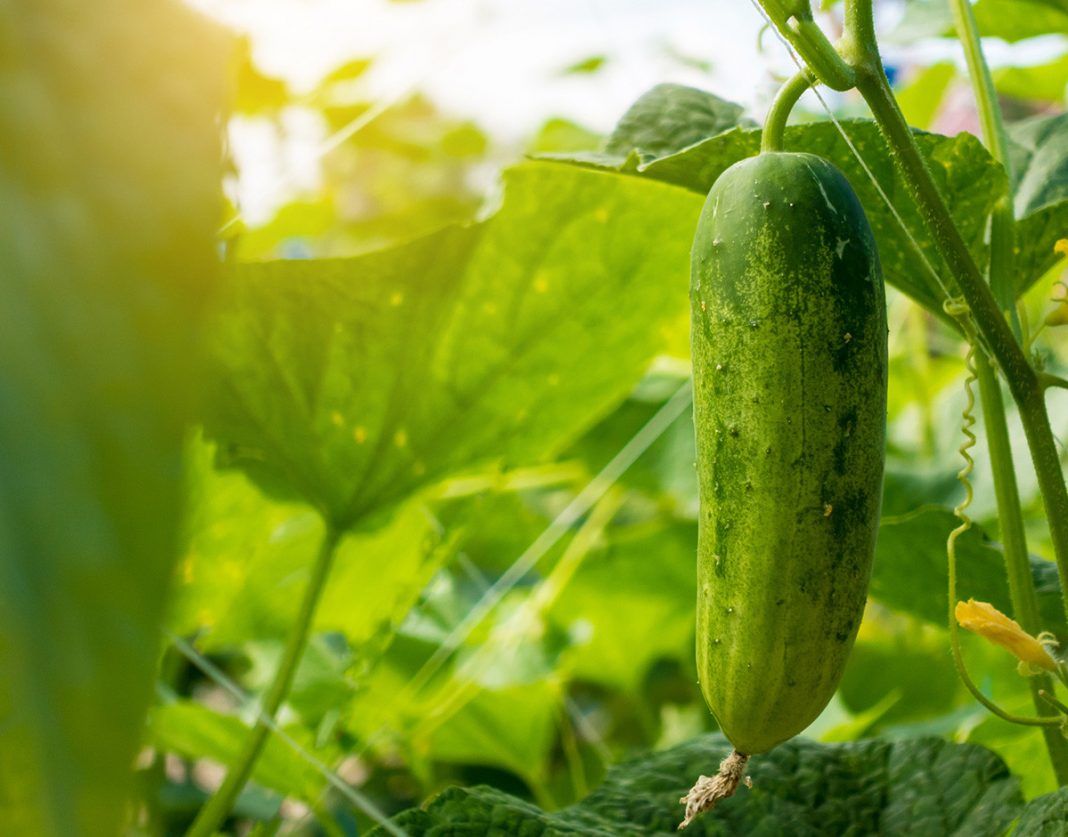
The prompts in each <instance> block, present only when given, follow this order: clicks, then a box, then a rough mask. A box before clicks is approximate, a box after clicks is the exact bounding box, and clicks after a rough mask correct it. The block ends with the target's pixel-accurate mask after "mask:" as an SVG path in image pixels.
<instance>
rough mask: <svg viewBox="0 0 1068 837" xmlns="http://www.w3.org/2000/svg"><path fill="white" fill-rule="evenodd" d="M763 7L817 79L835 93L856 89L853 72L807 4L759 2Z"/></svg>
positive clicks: (776, 0)
mask: <svg viewBox="0 0 1068 837" xmlns="http://www.w3.org/2000/svg"><path fill="white" fill-rule="evenodd" d="M760 5H761V7H762V8H763V9H764V12H765V14H767V16H768V18H769V19H770V20H771V22H772V23H774V24H775V28H776V29H778V30H779V32H781V33H782V35H783V37H784V38H786V40H787V41H789V42H790V43H791V44H792V45H793V46H794V48H795V49H796V50H797V51H798V52H800V53H801V54H802V55H803V56H804V58H805V63H807V64H808V66H809V67H810V68H811V69H812V72H813V73H814V74H815V76H816V78H818V79H819V80H820V81H821V82H823V83H824V84H826V85H827V86H828V87H830V88H831V89H832V90H850V89H851V88H852V87H853V85H854V78H853V68H852V67H850V66H849V65H848V64H847V63H846V62H845V61H843V60H842V57H841V56H840V55H839V54H838V53H837V52H836V51H835V48H834V47H833V46H832V45H831V42H830V41H828V40H827V36H826V35H824V34H823V30H822V29H820V28H819V26H817V25H816V22H815V21H814V20H813V19H812V6H811V4H810V3H809V2H808V0H760Z"/></svg>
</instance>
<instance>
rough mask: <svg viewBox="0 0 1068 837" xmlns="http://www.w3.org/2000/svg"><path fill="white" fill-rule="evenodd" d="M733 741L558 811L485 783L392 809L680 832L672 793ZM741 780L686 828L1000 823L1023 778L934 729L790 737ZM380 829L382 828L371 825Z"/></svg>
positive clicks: (534, 824) (589, 830)
mask: <svg viewBox="0 0 1068 837" xmlns="http://www.w3.org/2000/svg"><path fill="white" fill-rule="evenodd" d="M728 752H730V745H729V744H728V743H727V742H726V740H725V739H724V738H722V737H721V736H718V735H711V736H706V737H702V738H697V739H694V740H693V741H689V742H687V743H686V744H682V745H680V746H678V747H674V748H672V749H670V750H665V751H663V752H660V753H653V754H650V755H647V756H643V757H641V758H638V759H635V760H633V761H630V762H627V763H625V764H622V765H620V766H618V767H614V768H612V769H610V770H609V773H608V777H607V779H606V780H605V782H604V784H603V785H602V786H601V787H600V788H599V789H597V790H596V791H594V792H593V793H592V794H590V796H588V797H587V798H586V799H584V800H583V801H582V802H579V803H578V804H576V805H573V806H571V807H569V808H565V809H563V810H561V811H558V812H556V813H546V812H545V811H542V810H541V809H539V808H538V807H537V806H535V805H532V804H531V803H529V802H524V801H522V800H520V799H516V798H515V797H512V796H509V795H508V794H506V793H503V792H502V791H499V790H495V789H493V788H488V787H474V788H468V789H464V788H450V789H448V790H446V791H444V792H443V793H442V794H440V795H439V796H438V797H436V798H435V799H433V800H431V801H430V802H429V803H428V804H427V805H426V806H425V807H424V808H422V809H416V810H411V811H407V812H405V813H403V814H400V815H399V816H398V817H396V818H395V819H394V822H395V823H396V824H397V825H399V826H401V827H403V828H404V829H405V830H406V831H407V832H408V834H410V835H412V837H420V835H431V834H445V833H449V834H502V835H503V834H529V835H543V834H544V835H549V834H583V835H596V837H618V835H635V837H637V835H665V836H666V835H669V834H675V833H676V828H677V827H678V824H679V820H680V812H681V806H680V805H679V797H681V796H683V795H684V794H685V793H686V791H688V790H689V788H690V785H691V784H692V783H693V781H694V780H695V779H696V778H697V776H698V775H699V774H701V773H705V774H707V773H710V772H711V771H712V770H714V769H715V766H716V765H717V764H719V761H720V759H722V758H723V757H724V756H725V755H726V754H727V753H728ZM749 775H750V776H751V777H752V780H753V788H752V790H747V789H745V788H742V789H740V790H739V791H738V793H737V794H736V795H735V796H733V797H731V798H730V799H727V800H725V801H723V802H722V803H720V804H719V806H718V807H717V808H716V809H715V810H713V811H712V812H710V813H708V814H705V815H703V816H702V817H701V818H699V819H698V820H697V821H695V822H694V823H693V824H692V825H691V826H690V827H689V828H688V829H687V833H688V834H689V833H693V834H705V835H724V836H725V835H731V834H791V835H811V837H816V835H823V834H882V835H911V834H931V835H936V834H937V835H949V834H961V835H963V834H967V835H970V837H985V835H990V837H994V835H1000V834H1003V833H1004V831H1005V829H1006V828H1007V827H1008V825H1009V823H1010V822H1011V821H1012V820H1013V818H1014V817H1016V816H1017V815H1018V814H1019V812H1020V809H1021V808H1022V801H1023V800H1022V798H1021V796H1020V791H1019V786H1018V782H1017V781H1016V779H1015V778H1013V777H1012V776H1011V775H1010V774H1009V772H1008V770H1007V769H1006V767H1005V765H1004V764H1003V763H1002V762H1001V760H1000V759H999V758H998V757H997V756H996V755H995V754H994V753H992V752H990V751H989V750H985V749H983V748H982V747H976V746H974V745H971V744H951V743H949V742H947V741H943V740H941V739H933V738H916V739H910V740H904V741H886V740H870V741H858V742H852V743H848V744H839V745H821V744H816V743H814V742H811V741H807V740H804V739H796V738H795V739H794V740H792V741H789V742H787V743H786V744H782V745H780V746H779V747H776V748H775V749H774V750H772V751H771V752H770V753H766V754H763V755H760V756H757V757H755V758H754V759H753V760H752V761H751V762H750V765H749ZM384 833H385V832H384V831H383V830H382V829H378V830H376V831H374V832H372V834H374V835H376V837H377V835H381V834H384Z"/></svg>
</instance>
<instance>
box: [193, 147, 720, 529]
mask: <svg viewBox="0 0 1068 837" xmlns="http://www.w3.org/2000/svg"><path fill="white" fill-rule="evenodd" d="M698 204H699V200H698V199H696V198H695V197H694V196H692V195H689V194H687V193H686V192H684V191H682V190H678V189H673V188H669V187H664V186H661V185H655V184H642V183H640V182H639V181H632V180H619V179H616V178H612V177H610V176H608V175H604V174H597V173H592V172H587V173H584V172H581V171H579V170H577V169H574V168H569V167H560V166H552V165H549V164H544V163H542V164H530V165H527V166H523V167H520V168H517V169H515V170H513V171H512V173H511V174H510V175H509V178H508V185H507V189H506V195H505V203H504V206H503V208H502V209H501V210H500V212H499V213H498V214H497V215H495V216H494V218H493V219H491V220H490V221H488V222H486V223H485V224H484V225H481V226H477V227H470V228H465V229H450V230H446V231H443V232H441V233H437V234H435V235H433V236H430V237H428V238H425V239H422V240H420V241H417V242H413V243H412V244H408V245H404V246H402V247H400V248H398V249H396V250H393V251H383V252H381V253H376V254H372V255H368V256H365V257H362V258H360V259H358V260H352V261H343V260H342V261H330V262H315V263H311V262H303V263H302V262H289V263H286V262H279V263H274V264H266V265H245V266H239V267H237V268H235V269H234V271H233V272H232V274H231V277H230V279H229V280H228V282H227V285H226V300H225V303H224V305H223V306H222V311H221V313H220V316H219V318H218V320H217V322H216V324H215V327H214V329H213V339H212V354H213V358H214V359H215V373H214V376H213V379H214V381H215V384H214V385H213V387H212V398H211V402H210V407H209V412H208V421H207V427H208V431H209V433H210V435H212V436H213V437H214V438H215V439H216V440H217V441H218V442H219V444H220V445H221V448H222V450H223V451H224V452H225V453H226V454H227V456H228V458H229V460H230V461H231V462H234V463H240V464H241V465H243V466H244V467H246V469H247V470H248V471H249V473H250V474H251V475H253V477H254V478H256V479H257V480H258V481H259V483H260V484H261V485H262V486H264V487H265V488H267V489H268V490H270V491H272V492H275V493H277V492H282V493H286V492H288V493H292V494H295V495H296V496H299V497H301V498H302V499H304V500H306V501H308V502H309V503H311V504H312V505H314V506H315V507H316V508H318V509H319V510H320V511H322V512H323V514H324V515H326V516H327V517H328V518H329V519H331V520H333V521H335V522H336V523H340V524H342V525H348V524H349V523H351V522H352V521H354V520H358V519H360V518H363V517H365V516H366V515H368V514H369V513H371V512H373V511H375V510H377V509H380V508H384V507H385V506H388V505H389V504H390V503H392V502H395V501H396V500H398V499H400V498H402V497H404V496H406V495H408V494H410V493H412V492H414V491H415V490H417V489H418V488H420V487H421V486H424V485H427V484H429V483H430V482H432V481H434V480H438V479H441V478H442V477H444V476H446V475H448V474H449V473H451V472H456V471H458V470H461V469H470V468H471V467H474V466H477V465H478V464H480V463H481V462H485V461H488V460H496V461H497V462H500V463H502V464H504V465H515V464H520V463H527V462H532V461H537V460H538V459H540V458H541V457H543V456H544V455H545V454H546V453H548V452H550V451H552V450H554V449H558V448H559V447H560V446H561V445H563V444H565V443H566V442H568V441H570V440H571V439H572V438H574V436H575V435H577V433H578V432H580V431H581V430H582V429H584V428H585V427H587V426H589V424H590V423H591V422H592V421H593V420H594V419H596V418H598V417H599V416H600V415H602V414H603V413H604V412H605V411H606V410H607V409H609V408H610V406H611V405H613V404H614V403H616V402H618V401H619V400H620V399H621V398H622V397H623V396H624V395H625V393H626V392H627V390H629V389H630V388H631V387H632V386H633V385H634V383H635V382H636V381H637V379H638V378H639V377H640V375H641V373H642V372H643V371H644V369H645V367H646V366H647V365H648V363H649V360H650V358H651V357H652V356H653V355H654V354H655V352H656V351H657V349H658V347H659V346H661V345H663V343H664V342H665V334H669V333H670V330H671V329H672V328H673V327H677V326H676V324H677V322H678V319H679V317H680V315H681V313H682V311H683V309H684V299H685V294H684V293H683V292H682V290H681V289H682V288H684V287H685V268H684V266H685V263H686V251H687V249H688V243H687V242H685V241H684V240H683V241H680V240H679V238H678V237H677V236H674V235H673V234H672V231H673V230H675V229H678V228H680V227H682V228H686V227H688V226H689V225H691V224H692V223H693V218H694V217H695V215H696V211H697V208H698ZM635 229H641V230H642V231H643V234H640V235H634V234H633V230H635ZM624 231H625V232H624ZM671 277H675V278H674V281H673V280H672V278H671ZM623 298H626V301H627V306H628V307H635V308H638V309H640V310H642V311H643V312H644V314H645V317H646V319H644V320H643V321H642V322H641V323H640V325H639V323H637V322H635V321H634V320H632V319H629V318H616V317H612V316H610V315H609V314H608V313H607V312H608V311H610V310H611V308H612V306H613V304H614V301H616V300H620V299H623ZM564 311H566V312H567V316H566V317H564V316H562V314H563V312H564ZM576 354H577V355H578V356H581V357H583V358H584V363H583V365H582V366H581V367H578V368H575V367H570V368H569V367H568V364H567V359H568V358H570V357H572V356H574V355H576ZM353 370H358V371H356V372H355V373H354V371H353ZM578 396H581V404H582V405H583V409H584V410H586V411H588V412H587V413H586V415H585V416H584V417H582V418H577V420H576V417H574V416H573V410H574V406H575V404H576V399H577V398H578ZM444 440H447V442H448V443H447V444H444V443H443V441H444Z"/></svg>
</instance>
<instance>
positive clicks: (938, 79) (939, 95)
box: [894, 61, 957, 130]
mask: <svg viewBox="0 0 1068 837" xmlns="http://www.w3.org/2000/svg"><path fill="white" fill-rule="evenodd" d="M956 74H957V69H956V67H955V66H954V65H953V64H952V62H949V61H940V62H938V63H935V64H930V65H928V66H926V67H923V68H922V69H920V71H919V72H917V73H916V74H915V75H914V76H913V77H912V78H911V79H910V80H909V83H908V84H907V85H905V86H904V87H901V88H900V89H898V90H895V91H894V95H895V96H896V97H897V103H898V104H899V105H900V106H901V110H902V112H903V113H904V114H905V119H906V121H907V122H908V123H909V125H911V126H913V127H914V128H922V129H923V130H927V129H929V128H930V127H931V123H932V122H934V119H935V117H936V116H937V115H938V111H939V109H940V108H941V106H942V101H943V100H944V99H945V97H946V91H947V90H948V89H949V85H950V83H951V82H952V81H953V78H954V77H955V76H956Z"/></svg>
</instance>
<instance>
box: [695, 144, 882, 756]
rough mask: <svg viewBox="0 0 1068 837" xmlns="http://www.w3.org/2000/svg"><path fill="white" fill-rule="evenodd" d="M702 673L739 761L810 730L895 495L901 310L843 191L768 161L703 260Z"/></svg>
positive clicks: (808, 161) (835, 178)
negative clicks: (889, 415) (894, 324)
mask: <svg viewBox="0 0 1068 837" xmlns="http://www.w3.org/2000/svg"><path fill="white" fill-rule="evenodd" d="M690 296H691V303H692V312H693V313H692V350H693V367H694V421H695V426H696V432H697V470H698V480H699V486H700V504H701V511H700V521H699V538H698V567H697V573H698V598H697V669H698V674H699V676H700V683H701V690H702V692H703V694H704V697H705V700H706V701H707V703H708V706H709V708H710V709H711V710H712V713H713V714H714V715H715V717H716V719H717V721H718V722H719V724H720V727H721V728H722V730H723V732H724V734H725V735H726V736H727V738H728V739H730V741H731V743H732V744H733V745H734V747H735V749H736V751H737V752H738V753H739V754H742V755H745V756H747V755H750V754H753V753H762V752H765V751H767V750H769V749H771V748H772V747H774V746H775V745H776V744H779V743H781V742H783V741H785V740H787V739H788V738H791V737H792V736H794V735H796V734H797V733H799V732H801V731H802V730H803V729H804V728H805V727H807V726H808V725H809V724H810V723H811V722H812V721H813V720H814V719H815V718H816V716H817V715H819V714H820V712H821V711H822V710H823V708H824V707H825V706H826V705H827V703H828V701H829V700H830V699H831V696H832V695H833V694H834V691H835V689H836V687H837V685H838V682H839V680H840V679H841V676H842V670H843V668H844V666H845V662H846V658H847V656H848V654H849V651H850V648H851V647H852V645H853V640H854V639H855V638H856V634H857V628H858V627H859V625H860V621H861V617H862V615H863V612H864V603H865V598H866V594H867V589H868V581H869V577H870V574H871V563H872V556H873V553H874V549H875V536H876V531H877V528H878V524H879V507H880V501H881V494H882V476H883V460H884V442H885V432H886V382H887V360H886V337H887V328H886V303H885V296H884V291H883V280H882V273H881V270H880V267H879V258H878V255H877V253H876V249H875V241H874V238H873V236H872V232H871V228H870V227H869V225H868V221H867V219H866V218H865V216H864V211H863V209H862V208H861V205H860V202H859V201H858V199H857V197H856V194H855V193H854V192H853V189H852V188H851V187H850V185H849V182H848V181H847V180H846V179H845V177H844V176H843V175H842V174H841V173H840V172H839V171H838V170H837V169H836V168H834V166H832V165H831V164H830V163H828V162H827V161H825V160H823V159H821V158H819V157H816V156H814V155H811V154H796V153H785V152H770V153H762V154H760V155H758V156H756V157H751V158H749V159H746V160H743V161H741V162H739V163H737V164H735V165H734V166H732V167H731V168H729V169H728V170H727V171H725V172H724V173H723V174H722V175H721V176H720V177H719V179H718V180H717V181H716V183H715V185H713V187H712V190H711V192H710V193H709V195H708V199H707V201H706V203H705V206H704V210H703V212H702V214H701V218H700V221H699V222H698V225H697V234H696V238H695V241H694V246H693V253H692V273H691V289H690Z"/></svg>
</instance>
